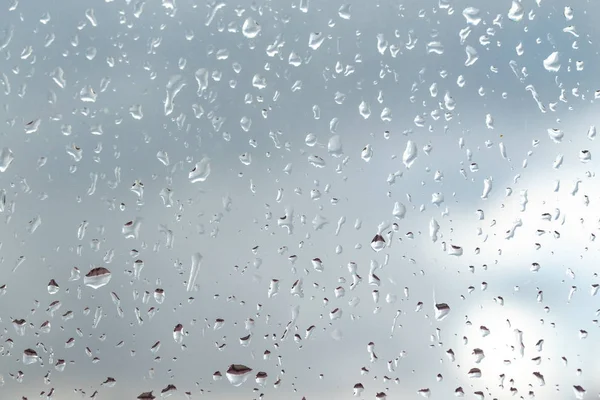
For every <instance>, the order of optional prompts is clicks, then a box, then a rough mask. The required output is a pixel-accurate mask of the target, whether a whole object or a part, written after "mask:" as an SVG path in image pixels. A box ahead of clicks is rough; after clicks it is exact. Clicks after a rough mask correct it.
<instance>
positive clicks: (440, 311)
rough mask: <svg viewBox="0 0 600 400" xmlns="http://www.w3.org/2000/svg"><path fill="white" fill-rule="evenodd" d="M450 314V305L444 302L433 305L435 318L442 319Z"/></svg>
mask: <svg viewBox="0 0 600 400" xmlns="http://www.w3.org/2000/svg"><path fill="white" fill-rule="evenodd" d="M448 314H450V306H449V305H448V304H446V303H438V304H436V305H435V319H436V320H438V321H441V320H443V319H444V318H446V317H447V316H448Z"/></svg>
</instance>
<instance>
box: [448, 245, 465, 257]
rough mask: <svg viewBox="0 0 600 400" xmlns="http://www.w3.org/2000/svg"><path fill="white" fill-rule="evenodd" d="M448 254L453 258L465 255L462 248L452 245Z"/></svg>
mask: <svg viewBox="0 0 600 400" xmlns="http://www.w3.org/2000/svg"><path fill="white" fill-rule="evenodd" d="M448 254H449V255H451V256H462V255H463V248H462V247H460V246H455V245H453V244H451V245H450V246H449V247H448Z"/></svg>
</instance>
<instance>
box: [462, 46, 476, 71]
mask: <svg viewBox="0 0 600 400" xmlns="http://www.w3.org/2000/svg"><path fill="white" fill-rule="evenodd" d="M465 52H466V53H467V60H466V61H465V66H466V67H470V66H471V65H473V64H475V62H476V61H477V60H478V59H479V54H477V50H475V47H473V46H467V47H465Z"/></svg>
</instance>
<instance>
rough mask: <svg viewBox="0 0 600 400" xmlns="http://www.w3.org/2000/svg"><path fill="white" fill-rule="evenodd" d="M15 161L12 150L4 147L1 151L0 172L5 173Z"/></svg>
mask: <svg viewBox="0 0 600 400" xmlns="http://www.w3.org/2000/svg"><path fill="white" fill-rule="evenodd" d="M14 159H15V156H14V154H13V152H12V150H11V149H9V148H8V147H4V148H3V149H2V150H0V172H5V171H6V170H7V169H8V167H9V166H10V164H11V163H12V162H13V160H14Z"/></svg>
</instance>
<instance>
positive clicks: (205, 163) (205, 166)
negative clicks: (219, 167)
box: [188, 157, 210, 183]
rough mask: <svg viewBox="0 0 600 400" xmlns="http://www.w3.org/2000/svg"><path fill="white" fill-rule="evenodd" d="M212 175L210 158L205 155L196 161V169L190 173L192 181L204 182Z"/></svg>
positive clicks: (189, 176)
mask: <svg viewBox="0 0 600 400" xmlns="http://www.w3.org/2000/svg"><path fill="white" fill-rule="evenodd" d="M209 175H210V159H209V158H208V157H204V158H203V159H202V160H200V161H199V162H197V163H196V166H195V167H194V169H192V170H191V171H190V173H189V174H188V178H189V180H190V182H192V183H196V182H204V181H205V180H206V179H207V178H208V176H209Z"/></svg>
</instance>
